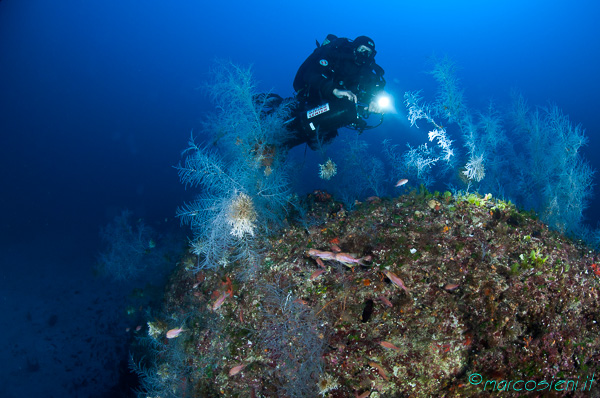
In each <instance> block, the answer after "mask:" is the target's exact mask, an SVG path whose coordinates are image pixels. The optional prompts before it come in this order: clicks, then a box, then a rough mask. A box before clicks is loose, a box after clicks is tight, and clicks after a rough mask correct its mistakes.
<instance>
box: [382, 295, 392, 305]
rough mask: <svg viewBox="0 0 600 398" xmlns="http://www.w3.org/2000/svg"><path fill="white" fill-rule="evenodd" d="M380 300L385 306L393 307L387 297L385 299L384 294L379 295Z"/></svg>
mask: <svg viewBox="0 0 600 398" xmlns="http://www.w3.org/2000/svg"><path fill="white" fill-rule="evenodd" d="M379 300H381V302H382V303H383V304H385V305H387V306H388V307H390V308H391V307H393V305H392V302H391V301H390V300H388V298H387V297H385V296H384V295H383V294H380V295H379Z"/></svg>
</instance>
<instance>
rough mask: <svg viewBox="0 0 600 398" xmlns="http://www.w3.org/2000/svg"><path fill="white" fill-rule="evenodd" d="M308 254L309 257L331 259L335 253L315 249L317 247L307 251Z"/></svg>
mask: <svg viewBox="0 0 600 398" xmlns="http://www.w3.org/2000/svg"><path fill="white" fill-rule="evenodd" d="M308 255H309V256H311V257H316V258H322V259H324V260H333V259H335V253H332V252H326V251H322V250H317V249H310V250H309V251H308Z"/></svg>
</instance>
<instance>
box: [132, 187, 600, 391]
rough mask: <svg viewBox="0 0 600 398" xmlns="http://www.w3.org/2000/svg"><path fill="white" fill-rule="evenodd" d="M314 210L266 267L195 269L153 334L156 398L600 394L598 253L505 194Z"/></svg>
mask: <svg viewBox="0 0 600 398" xmlns="http://www.w3.org/2000/svg"><path fill="white" fill-rule="evenodd" d="M306 205H307V208H308V211H307V213H306V214H304V215H303V219H302V221H301V222H294V223H292V222H290V224H289V225H288V226H287V227H286V228H285V229H283V230H282V231H280V232H279V233H278V234H277V235H276V236H272V237H269V238H266V237H262V238H258V239H260V240H259V241H258V246H259V247H262V248H264V249H263V250H262V252H261V255H260V258H259V259H257V262H256V263H255V264H239V263H235V262H234V263H228V262H227V261H226V258H227V253H223V265H222V266H220V267H219V268H217V269H216V270H204V271H200V272H196V273H194V272H190V271H189V269H191V268H193V266H194V265H195V264H196V262H197V258H196V256H195V255H192V254H189V255H186V256H185V257H184V258H183V259H182V260H181V262H180V263H179V265H178V267H177V269H176V271H175V272H174V273H173V275H172V277H171V279H170V282H169V284H168V286H167V289H166V291H165V296H164V302H163V308H161V309H157V310H156V311H154V313H153V316H152V317H151V318H150V319H148V327H147V328H144V329H142V330H141V331H140V334H143V335H144V336H145V337H143V338H141V339H139V340H138V343H137V347H136V350H135V352H136V355H135V356H136V358H137V359H136V360H134V363H135V367H136V369H137V371H138V373H139V374H140V376H141V377H142V379H143V380H142V382H143V385H144V387H145V393H144V396H162V397H166V396H178V397H182V396H186V397H190V396H191V397H217V396H219V397H317V396H325V397H332V398H333V397H335V398H337V397H432V396H440V397H441V396H445V397H472V396H482V397H484V396H491V395H497V394H503V395H504V396H540V395H544V396H598V395H600V388H598V386H597V384H596V380H595V379H594V380H593V381H592V379H593V378H594V377H598V378H600V372H599V366H598V360H599V359H600V327H599V325H598V321H599V317H600V306H599V303H598V288H599V283H598V278H599V275H600V269H597V266H596V264H597V263H598V262H599V260H598V254H597V253H596V252H593V251H591V250H590V249H589V248H587V247H586V246H585V245H583V244H582V243H580V242H574V241H571V240H569V239H568V238H565V237H564V236H562V235H560V234H558V233H556V232H554V231H552V230H549V229H548V228H547V226H546V225H544V224H543V223H542V222H540V221H539V220H537V219H536V218H535V216H534V215H533V214H529V213H525V212H521V211H518V210H517V209H516V208H515V206H514V205H512V204H510V203H506V202H503V201H499V200H496V199H493V198H491V196H490V195H486V196H480V195H478V194H463V195H460V196H453V195H451V194H450V193H449V192H447V193H445V194H440V193H437V192H436V193H429V192H427V191H425V190H420V191H412V192H409V193H407V194H405V195H402V196H400V197H397V198H393V199H380V198H370V201H368V202H364V203H360V204H357V205H356V208H355V209H354V210H353V211H352V212H347V211H345V210H344V208H343V207H342V206H341V205H340V204H339V203H337V202H335V201H333V200H332V199H331V197H330V196H328V195H323V194H322V193H320V194H315V195H309V196H308V198H307V199H306ZM311 249H315V250H319V251H321V252H328V253H332V254H333V255H332V256H321V257H319V256H315V255H314V253H316V252H315V251H313V252H310V253H312V254H313V255H309V251H310V250H311ZM337 253H342V254H344V255H347V256H348V258H352V259H356V260H357V262H347V261H346V262H344V261H339V258H340V257H339V256H336V255H335V254H337ZM177 328H181V329H182V331H181V332H177V333H171V334H169V336H167V332H168V331H171V330H173V329H177ZM174 334H176V336H175V337H172V336H173V335H174ZM146 335H147V336H146ZM167 337H171V338H167ZM596 372H598V373H599V375H596Z"/></svg>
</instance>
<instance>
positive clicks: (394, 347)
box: [379, 341, 400, 351]
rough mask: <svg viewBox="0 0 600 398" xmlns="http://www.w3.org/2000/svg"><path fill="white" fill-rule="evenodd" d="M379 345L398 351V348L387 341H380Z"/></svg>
mask: <svg viewBox="0 0 600 398" xmlns="http://www.w3.org/2000/svg"><path fill="white" fill-rule="evenodd" d="M379 345H381V346H382V347H383V348H389V349H390V350H394V351H400V348H398V347H396V346H395V345H393V344H392V343H390V342H387V341H382V342H381V343H379Z"/></svg>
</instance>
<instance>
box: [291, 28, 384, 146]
mask: <svg viewBox="0 0 600 398" xmlns="http://www.w3.org/2000/svg"><path fill="white" fill-rule="evenodd" d="M356 47H357V43H355V42H353V41H351V40H348V39H346V38H337V37H335V36H333V35H329V36H328V40H327V44H323V45H320V46H318V47H317V48H316V49H315V50H314V51H313V53H312V54H311V55H310V56H309V57H308V58H307V59H306V61H304V63H303V64H302V65H301V66H300V69H298V72H297V73H296V78H295V79H294V90H295V91H296V99H297V101H298V105H297V108H296V110H295V111H294V116H295V117H294V119H293V120H292V121H291V122H290V123H289V125H288V129H289V130H291V131H292V134H291V137H290V138H289V139H288V140H287V141H286V142H285V144H284V145H285V146H287V147H288V148H292V147H294V146H296V145H300V144H303V143H307V144H308V145H309V146H310V148H311V149H313V150H315V149H317V148H318V146H319V142H318V141H320V142H321V143H328V142H329V141H331V140H332V139H333V138H335V137H336V136H337V129H338V128H340V127H344V126H351V127H355V128H356V129H359V130H360V129H361V126H362V125H366V123H365V121H364V120H363V119H362V118H361V115H359V113H358V111H357V105H356V104H355V103H354V102H353V101H351V100H349V99H347V98H345V97H344V98H338V97H336V96H335V95H334V94H333V90H334V89H339V90H350V91H352V92H353V93H354V94H355V95H356V96H357V98H358V104H359V106H363V107H364V106H368V105H369V103H370V102H371V100H372V99H373V97H375V96H376V95H377V94H378V93H380V92H382V91H383V88H384V87H385V80H384V79H383V73H384V71H383V69H382V68H381V67H380V66H379V65H377V64H376V63H375V60H374V55H375V54H374V53H373V57H371V58H369V59H368V60H364V59H363V60H361V59H358V58H357V56H356V52H355V50H356ZM317 116H318V117H317ZM317 134H318V137H317Z"/></svg>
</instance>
